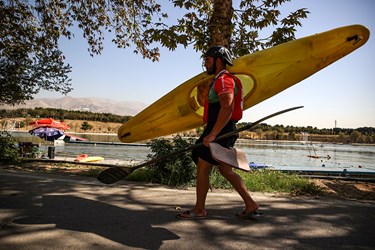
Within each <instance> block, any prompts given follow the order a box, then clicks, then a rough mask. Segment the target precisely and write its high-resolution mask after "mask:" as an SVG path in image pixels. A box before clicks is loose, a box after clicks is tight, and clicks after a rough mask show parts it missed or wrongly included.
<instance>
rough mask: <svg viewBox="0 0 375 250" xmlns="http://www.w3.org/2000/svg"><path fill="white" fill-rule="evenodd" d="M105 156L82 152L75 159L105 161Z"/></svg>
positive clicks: (79, 160)
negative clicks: (89, 154)
mask: <svg viewBox="0 0 375 250" xmlns="http://www.w3.org/2000/svg"><path fill="white" fill-rule="evenodd" d="M103 160H104V158H103V157H101V156H88V155H87V154H81V155H79V156H77V158H75V159H74V161H78V162H97V161H103Z"/></svg>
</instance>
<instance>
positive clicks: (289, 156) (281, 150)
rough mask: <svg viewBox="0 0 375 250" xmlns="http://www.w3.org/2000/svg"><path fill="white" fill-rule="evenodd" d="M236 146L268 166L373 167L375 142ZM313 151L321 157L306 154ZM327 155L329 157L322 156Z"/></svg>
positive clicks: (120, 148) (100, 148)
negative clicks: (374, 143) (367, 143)
mask: <svg viewBox="0 0 375 250" xmlns="http://www.w3.org/2000/svg"><path fill="white" fill-rule="evenodd" d="M13 135H14V136H15V137H20V138H21V137H22V140H25V139H27V138H28V139H30V135H25V133H13ZM77 136H80V137H85V138H87V139H89V140H90V141H106V142H118V139H117V136H116V135H102V136H101V135H98V134H95V135H88V134H85V135H83V134H80V135H78V134H77ZM90 136H93V137H90ZM33 137H34V138H35V136H31V138H32V139H34V138H33ZM37 139H39V138H37ZM43 147H45V148H47V146H43V145H42V146H41V149H42V150H43ZM236 147H237V148H240V149H241V150H243V151H244V152H245V153H246V155H247V159H248V161H249V162H255V163H257V164H262V165H268V166H291V167H293V166H295V167H322V166H324V167H326V168H330V167H335V168H337V167H340V168H341V167H342V168H351V167H353V168H358V167H362V168H367V169H373V170H375V145H358V144H355V145H354V144H330V143H324V144H321V143H313V144H311V143H310V142H309V143H302V142H280V141H251V140H239V141H238V143H237V144H236ZM149 153H151V151H150V149H149V148H148V147H146V146H131V145H111V144H110V145H100V144H96V145H95V144H78V143H65V144H61V145H57V146H56V147H55V155H56V156H59V157H66V158H72V157H76V156H78V155H80V154H88V155H89V156H101V157H104V158H105V159H106V160H119V161H135V162H139V161H145V160H147V155H148V154H149ZM315 155H316V156H319V157H322V158H319V159H316V158H311V157H308V156H315ZM328 155H329V157H330V158H326V157H327V156H328Z"/></svg>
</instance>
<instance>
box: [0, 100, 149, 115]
mask: <svg viewBox="0 0 375 250" xmlns="http://www.w3.org/2000/svg"><path fill="white" fill-rule="evenodd" d="M147 106H148V105H147V104H145V103H141V102H127V101H122V102H121V101H114V100H110V99H104V98H87V97H83V98H76V97H69V96H66V97H62V98H57V99H55V98H36V99H34V100H30V101H26V103H25V104H23V105H16V106H8V105H2V106H0V108H1V109H19V108H37V107H40V108H57V109H65V110H80V111H89V112H95V113H111V114H115V115H131V116H134V115H136V114H138V113H139V112H140V111H142V110H143V109H144V108H146V107H147Z"/></svg>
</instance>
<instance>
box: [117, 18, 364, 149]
mask: <svg viewBox="0 0 375 250" xmlns="http://www.w3.org/2000/svg"><path fill="white" fill-rule="evenodd" d="M369 35H370V32H369V30H368V29H367V28H366V27H364V26H362V25H351V26H346V27H341V28H337V29H333V30H330V31H326V32H323V33H319V34H316V35H312V36H308V37H304V38H300V39H296V40H294V41H291V42H288V43H284V44H281V45H278V46H275V47H272V48H269V49H266V50H263V51H259V52H255V53H253V54H248V55H245V56H242V57H239V58H237V59H235V60H234V61H233V63H234V66H233V67H228V70H229V71H230V72H231V73H232V74H235V75H236V76H237V77H238V78H240V79H241V81H242V85H243V89H244V109H248V108H250V107H252V106H254V105H256V104H258V103H260V102H262V101H264V100H266V99H268V98H270V97H272V96H274V95H276V94H278V93H280V92H282V91H283V90H285V89H287V88H289V87H291V86H293V85H294V84H296V83H299V82H300V81H302V80H304V79H305V78H307V77H309V76H311V75H312V74H314V73H316V72H318V71H319V70H321V69H323V68H325V67H327V66H328V65H330V64H331V63H333V62H335V61H337V60H339V59H340V58H342V57H344V56H346V55H348V54H349V53H351V52H352V51H354V50H356V49H358V48H359V47H361V46H362V45H363V44H365V43H366V42H367V40H368V38H369ZM211 79H212V76H208V75H207V74H205V73H201V74H198V75H197V76H195V77H193V78H191V79H190V80H188V81H186V82H184V83H182V84H181V85H179V86H178V87H176V88H175V89H174V90H172V91H171V92H169V93H168V94H166V95H165V96H163V97H161V98H160V99H159V100H157V101H156V102H154V103H153V104H151V105H150V106H148V107H147V108H146V109H144V110H143V111H142V112H140V113H139V114H137V115H136V116H134V117H133V118H132V119H130V120H129V121H128V122H126V123H124V124H123V125H122V126H121V127H120V128H119V130H118V137H119V139H120V141H122V142H127V143H129V142H137V141H142V140H147V139H152V138H156V137H160V136H164V135H169V134H173V133H177V132H181V131H185V130H189V129H194V128H197V127H199V126H201V125H203V122H202V115H203V98H204V96H203V93H205V92H204V91H205V88H206V86H207V84H208V83H209V81H210V80H211Z"/></svg>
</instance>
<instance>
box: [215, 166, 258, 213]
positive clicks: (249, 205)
mask: <svg viewBox="0 0 375 250" xmlns="http://www.w3.org/2000/svg"><path fill="white" fill-rule="evenodd" d="M218 168H219V171H220V174H222V175H223V176H224V177H225V179H227V180H228V181H229V182H230V184H232V186H233V187H234V189H235V190H236V191H237V192H238V194H239V195H240V196H241V197H242V199H243V201H244V202H245V207H246V208H245V209H246V212H253V211H256V210H257V209H258V208H259V205H258V203H256V202H255V201H254V200H253V198H251V196H250V194H249V192H248V190H247V188H246V186H245V183H244V181H243V180H242V178H241V176H239V175H238V174H237V173H236V172H234V171H233V169H232V167H231V166H229V165H226V164H223V163H222V164H220V165H219V166H218Z"/></svg>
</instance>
